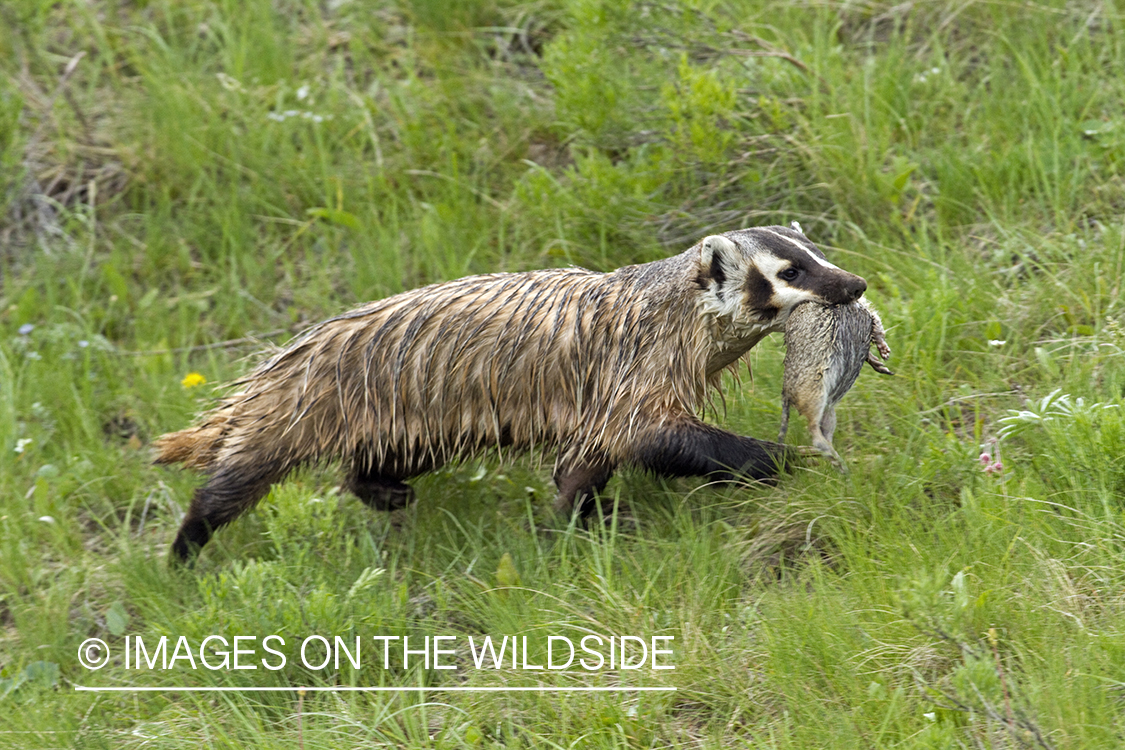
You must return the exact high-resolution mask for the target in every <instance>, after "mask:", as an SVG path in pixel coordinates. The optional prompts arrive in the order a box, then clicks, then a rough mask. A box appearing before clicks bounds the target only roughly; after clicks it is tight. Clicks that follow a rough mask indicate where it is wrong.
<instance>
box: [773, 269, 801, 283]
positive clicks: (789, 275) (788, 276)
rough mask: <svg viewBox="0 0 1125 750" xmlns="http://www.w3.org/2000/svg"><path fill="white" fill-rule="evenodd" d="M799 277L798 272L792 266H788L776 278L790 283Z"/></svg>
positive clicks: (799, 273)
mask: <svg viewBox="0 0 1125 750" xmlns="http://www.w3.org/2000/svg"><path fill="white" fill-rule="evenodd" d="M800 275H801V272H800V270H798V269H796V268H794V267H793V266H789V268H786V269H785V270H784V271H782V272H781V273H779V274H778V276H780V277H781V278H783V279H785V280H786V281H792V280H793V279H795V278H797V277H798V276H800Z"/></svg>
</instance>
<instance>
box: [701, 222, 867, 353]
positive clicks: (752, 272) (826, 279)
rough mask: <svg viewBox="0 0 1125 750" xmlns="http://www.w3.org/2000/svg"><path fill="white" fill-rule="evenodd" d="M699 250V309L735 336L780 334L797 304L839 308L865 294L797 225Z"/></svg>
mask: <svg viewBox="0 0 1125 750" xmlns="http://www.w3.org/2000/svg"><path fill="white" fill-rule="evenodd" d="M699 248H700V250H699V276H698V277H697V278H698V283H699V286H700V288H701V289H702V291H703V299H702V306H703V309H704V311H705V312H708V313H711V314H713V315H715V316H716V318H718V319H720V320H722V321H724V322H726V323H727V324H728V325H730V326H733V328H734V329H735V330H736V331H737V332H738V333H737V335H738V336H739V337H743V336H748V335H753V334H754V333H760V334H761V335H765V334H766V333H769V332H770V331H778V330H781V329H782V328H784V326H785V321H786V320H788V318H789V313H790V312H791V311H792V310H793V308H794V307H796V306H797V305H799V304H801V303H802V302H820V303H822V304H828V305H838V304H844V303H847V302H853V301H855V300H857V299H859V298H860V297H862V296H863V292H864V290H866V289H867V282H866V281H864V280H863V278H862V277H860V276H856V275H855V274H853V273H848V272H847V271H844V270H843V269H840V268H837V267H836V266H834V265H832V264H831V263H829V262H828V261H827V260H826V259H825V257H824V253H822V252H820V250H819V249H817V247H816V245H814V244H813V243H812V242H810V241H809V239H808V238H807V237H805V235H804V234H802V233H801V231H800V227H799V226H796V227H795V228H789V227H777V226H774V227H757V228H754V229H740V230H738V231H735V232H727V233H725V234H718V235H711V236H710V237H706V238H704V240H703V242H702V243H700V245H699Z"/></svg>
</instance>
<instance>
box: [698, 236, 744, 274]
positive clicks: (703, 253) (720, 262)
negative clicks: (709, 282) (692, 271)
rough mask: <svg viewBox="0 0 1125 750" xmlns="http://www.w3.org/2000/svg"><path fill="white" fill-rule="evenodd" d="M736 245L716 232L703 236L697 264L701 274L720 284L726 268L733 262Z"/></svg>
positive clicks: (736, 251)
mask: <svg viewBox="0 0 1125 750" xmlns="http://www.w3.org/2000/svg"><path fill="white" fill-rule="evenodd" d="M737 253H738V246H737V245H735V244H734V243H733V242H731V241H730V240H728V239H727V238H726V237H722V236H720V235H717V234H712V235H710V236H709V237H704V238H703V243H702V246H701V247H700V249H699V265H700V270H701V271H702V275H703V276H709V277H710V278H713V279H715V280H716V281H718V282H719V283H720V284H722V283H723V280H724V279H726V275H727V272H726V269H727V268H729V267H731V266H732V265H733V263H734V256H735V254H737Z"/></svg>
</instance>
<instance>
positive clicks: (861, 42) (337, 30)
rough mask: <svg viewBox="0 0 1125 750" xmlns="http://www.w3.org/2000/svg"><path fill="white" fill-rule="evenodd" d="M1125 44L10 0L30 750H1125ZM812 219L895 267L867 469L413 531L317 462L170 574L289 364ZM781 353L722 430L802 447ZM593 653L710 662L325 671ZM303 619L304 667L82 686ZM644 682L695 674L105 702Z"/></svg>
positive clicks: (524, 11) (879, 282)
mask: <svg viewBox="0 0 1125 750" xmlns="http://www.w3.org/2000/svg"><path fill="white" fill-rule="evenodd" d="M79 53H84V55H83V56H82V57H81V58H79V59H76V57H75V56H76V55H78V54H79ZM71 62H72V63H73V66H72V67H71V68H70V69H69V72H67V70H68V63H71ZM1123 66H1125V9H1122V8H1121V7H1120V6H1119V5H1118V4H1115V3H1063V2H1046V3H1030V4H1026V3H1018V4H1016V3H1007V2H980V3H954V2H941V1H937V2H923V3H914V4H903V5H899V4H894V3H889V2H864V3H854V2H835V1H831V2H818V3H760V2H752V1H751V0H729V1H728V2H711V1H699V2H684V3H682V4H680V5H676V4H674V3H632V4H629V3H612V2H597V1H595V0H552V1H550V2H548V1H547V0H540V1H538V2H527V3H519V2H509V1H508V0H491V1H490V0H480V1H479V2H467V1H466V2H458V3H446V2H437V1H435V0H413V2H411V1H410V0H397V1H396V0H383V1H381V2H356V1H354V0H353V2H346V1H345V2H332V3H311V2H299V1H298V0H273V1H272V2H266V1H265V0H248V1H247V2H235V1H234V0H216V1H214V2H208V1H206V0H180V1H177V2H172V1H171V0H149V1H147V2H116V3H107V2H101V1H100V0H98V1H95V2H90V3H85V2H76V3H56V2H47V1H46V0H17V1H16V2H14V3H6V4H4V5H3V6H2V7H0V273H2V287H0V627H2V631H0V633H2V635H0V716H3V717H4V718H3V721H0V744H3V745H5V746H11V747H21V748H22V747H43V748H47V747H70V746H74V747H169V748H173V747H175V748H179V747H184V746H186V745H188V744H189V743H190V744H193V745H198V746H201V747H232V748H233V747H246V746H254V747H258V746H261V747H295V746H299V744H300V743H303V746H304V747H306V748H310V749H311V748H318V747H341V746H347V747H351V746H361V747H369V746H406V747H434V748H455V747H456V748H460V747H556V748H569V747H591V748H596V747H607V748H609V747H614V748H617V747H699V746H702V747H715V748H718V747H728V746H748V747H763V748H852V747H879V748H882V747H896V748H954V747H966V748H979V747H984V748H1010V747H1055V748H1098V747H1105V748H1116V747H1120V746H1121V744H1122V737H1123V735H1125V709H1123V707H1122V705H1123V704H1122V688H1123V684H1125V682H1123V680H1125V677H1123V676H1125V640H1123V638H1122V635H1121V634H1122V633H1123V632H1125V594H1123V592H1125V458H1123V456H1125V413H1123V411H1125V409H1123V405H1125V311H1123V309H1122V287H1121V285H1122V281H1121V280H1122V279H1123V278H1125V220H1123V218H1122V217H1123V215H1125V179H1123V178H1125V175H1123V171H1125V118H1123V116H1122V112H1121V106H1120V103H1121V101H1123V100H1125V78H1122V76H1121V75H1120V71H1121V70H1122V69H1123ZM793 220H797V221H800V222H801V224H802V226H803V227H804V229H805V232H806V233H807V234H808V235H809V236H810V237H812V238H813V239H814V240H815V241H816V242H818V243H819V244H820V245H821V246H822V247H823V248H825V250H826V252H828V254H829V256H830V258H831V259H832V260H833V261H834V262H836V263H838V264H839V265H841V266H843V267H845V268H847V269H849V270H851V271H854V272H856V273H860V274H862V275H864V276H865V277H866V278H867V279H868V282H869V285H870V288H869V297H870V299H871V300H872V301H873V303H874V304H875V305H876V306H877V307H878V308H879V309H880V311H881V312H882V315H883V320H884V322H885V323H886V325H887V328H888V339H889V342H890V344H891V346H892V348H893V350H894V355H893V359H892V362H891V365H892V367H893V369H895V371H896V372H897V376H896V377H894V378H881V377H877V376H876V375H873V374H870V373H868V374H864V375H863V376H862V377H861V378H860V380H859V382H858V383H857V385H856V387H855V388H854V389H853V391H852V392H851V393H850V394H849V395H848V396H847V397H846V399H845V400H844V401H843V402H842V404H841V407H840V426H839V428H838V430H837V437H836V447H837V449H838V450H839V451H840V453H841V454H842V455H843V456H844V457H845V459H846V460H847V461H848V462H849V464H850V466H851V473H850V474H849V475H847V476H841V475H838V474H836V473H835V472H834V471H833V470H832V469H831V467H829V466H828V465H827V464H824V465H820V464H812V465H810V466H809V467H808V468H805V469H800V470H797V471H796V472H795V473H794V474H793V475H791V476H788V477H786V478H784V479H783V480H782V481H781V482H780V484H778V485H777V486H776V487H727V488H713V487H702V488H700V487H699V482H694V481H686V480H685V481H676V482H662V481H658V480H654V479H652V478H649V477H646V476H643V475H641V474H640V473H638V472H630V471H623V472H621V474H620V475H619V476H618V477H617V478H615V479H614V480H613V481H612V482H611V483H610V485H609V487H608V489H607V493H606V496H605V497H604V498H603V502H605V503H606V504H607V506H609V505H612V508H613V509H614V510H615V512H614V513H612V514H611V520H610V521H609V522H607V524H606V525H605V526H604V527H603V526H601V525H599V524H594V525H592V526H591V527H590V528H587V529H584V528H581V527H575V526H574V525H568V524H567V523H566V521H565V520H560V519H559V518H557V517H555V516H553V515H552V514H551V513H550V511H549V506H550V501H551V497H552V492H551V490H552V486H551V484H550V478H549V476H548V474H549V472H548V471H547V470H546V468H545V467H536V466H533V465H531V464H530V463H529V462H527V461H521V460H518V459H517V460H514V461H512V462H510V463H506V464H504V465H500V464H498V463H497V462H496V461H487V462H485V463H483V464H479V465H478V464H476V463H468V464H465V465H461V466H455V467H451V468H449V469H447V470H443V471H440V472H437V473H435V474H433V475H430V476H427V477H424V478H422V479H420V480H418V481H417V482H416V488H417V492H418V496H419V502H418V503H417V504H416V505H414V506H412V507H411V508H409V509H407V510H404V511H399V512H396V513H395V514H392V515H384V514H378V513H374V512H371V511H369V510H368V509H367V508H365V507H363V506H362V505H361V504H360V503H358V502H356V500H355V499H354V498H352V497H350V496H348V495H347V494H344V493H340V492H339V491H337V490H336V489H335V484H336V481H337V479H336V476H335V474H333V473H332V471H331V470H317V471H308V472H305V473H302V474H300V475H299V476H296V477H294V478H292V480H291V481H289V482H288V483H286V484H283V485H280V486H278V487H277V488H275V490H274V492H273V493H272V495H271V497H270V498H269V499H268V500H267V501H266V502H264V503H263V504H262V505H261V506H260V507H259V508H258V509H257V510H256V511H255V512H253V513H252V514H250V515H248V516H247V517H245V518H244V519H242V520H240V521H239V522H238V523H236V524H235V525H233V526H231V527H230V528H228V529H225V530H224V531H222V532H221V533H220V534H219V535H218V537H217V539H216V541H215V542H213V543H212V545H210V546H209V547H208V548H207V550H206V552H205V553H204V554H203V556H202V558H201V560H200V562H199V564H198V565H197V567H196V568H195V569H193V570H190V571H181V570H176V569H172V568H169V567H168V566H167V564H166V557H167V547H168V544H169V543H170V541H171V539H172V536H173V535H174V533H175V530H176V528H177V526H178V523H179V519H180V516H181V513H182V509H183V508H184V507H185V506H186V503H187V500H188V498H189V497H190V493H191V490H192V488H193V487H194V486H196V484H197V482H198V478H197V477H194V476H191V475H190V474H188V473H185V472H177V471H171V470H166V469H160V468H156V467H153V466H152V465H151V464H150V452H149V443H150V441H151V440H152V439H153V438H154V437H155V436H157V435H159V434H161V433H163V432H165V431H169V430H174V429H180V428H182V427H183V426H185V425H186V424H187V423H188V422H189V421H190V420H191V418H192V416H193V415H194V414H195V413H196V412H197V411H198V410H199V409H201V408H203V407H205V406H206V404H207V403H208V402H209V399H210V398H211V397H212V396H213V395H214V393H215V392H214V391H213V390H212V388H213V386H214V385H215V384H219V383H222V382H224V381H227V380H230V379H232V378H234V377H235V376H237V375H238V374H239V373H241V372H243V371H245V369H246V367H247V362H246V359H245V357H246V356H247V355H251V354H252V353H253V352H254V351H255V348H256V345H255V344H254V343H253V339H262V340H266V341H274V342H279V343H280V342H283V341H285V340H286V339H287V338H288V337H289V336H290V335H292V334H293V333H295V332H296V331H298V330H300V329H301V328H302V327H303V326H304V325H306V324H309V323H311V322H314V321H316V320H318V319H320V318H322V317H325V316H328V315H331V314H334V313H336V312H339V311H341V310H343V309H346V308H347V307H349V306H351V305H353V304H357V303H359V302H361V301H365V300H368V299H373V298H377V297H381V296H386V295H389V294H393V293H395V292H398V291H401V290H403V289H408V288H412V287H415V286H418V285H421V284H425V283H428V282H432V281H435V280H441V279H449V278H455V277H458V276H462V275H466V274H471V273H482V272H490V271H496V270H522V269H531V268H540V267H549V266H561V265H566V264H577V265H582V266H585V267H589V268H595V269H611V268H615V267H617V266H620V265H624V264H627V263H634V262H644V261H648V260H653V259H655V258H659V257H662V256H666V255H669V254H672V253H675V252H679V251H681V250H683V249H684V248H686V247H688V246H689V245H691V244H693V243H694V242H696V241H697V240H698V239H699V238H700V237H702V236H703V235H705V234H707V233H709V232H717V231H724V230H728V229H734V228H738V227H742V226H750V225H757V224H768V223H788V222H790V221H793ZM248 339H249V340H248ZM781 358H782V347H781V342H780V340H770V341H766V342H764V343H763V344H761V345H760V346H759V347H758V348H757V349H755V351H754V352H753V356H752V365H753V375H752V377H745V376H744V377H743V378H742V382H741V383H736V382H733V381H731V382H728V383H727V384H726V388H725V402H726V411H725V414H719V415H716V416H714V417H713V418H714V419H715V420H716V421H718V422H721V423H723V424H724V425H727V426H729V427H731V428H732V429H736V430H739V431H741V432H744V433H745V434H750V435H754V436H756V437H761V438H770V437H772V436H773V435H774V434H775V431H776V429H777V426H778V423H779V418H780V382H781ZM189 372H199V373H201V374H202V375H203V376H204V377H205V378H206V379H207V381H208V383H207V385H204V386H199V387H195V388H187V387H185V386H183V385H181V381H182V379H183V378H184V376H185V375H186V374H187V373H189ZM1056 391H1057V393H1056ZM1049 394H1053V395H1051V396H1050V397H1048V395H1049ZM1080 399H1081V401H1080ZM1016 412H1021V413H1020V414H1018V415H1016ZM1013 415H1015V416H1013ZM1001 430H1004V432H1003V433H1002V432H1001ZM790 439H791V440H792V441H796V442H801V441H806V440H807V433H806V432H805V431H804V429H803V426H798V427H796V428H795V429H794V430H793V433H792V436H791V438H790ZM982 452H988V453H989V454H990V455H991V456H992V458H993V460H997V459H999V460H1000V461H1002V463H1003V471H1002V472H999V473H997V472H985V471H984V470H983V467H982V464H981V462H980V461H979V460H978V458H979V456H980V454H981V453H982ZM505 555H507V556H508V558H507V560H505ZM513 568H514V571H513ZM517 581H518V583H517ZM588 632H595V633H600V634H603V635H611V634H612V635H622V634H637V635H644V636H653V635H670V636H674V637H675V641H674V644H675V655H674V658H673V660H672V661H673V663H674V664H675V666H676V669H675V670H674V671H653V670H649V669H645V670H639V671H637V672H634V673H624V672H621V671H619V670H613V671H609V670H602V671H598V672H585V671H574V670H571V671H567V672H551V673H539V672H524V671H523V670H513V669H510V668H509V669H502V670H476V669H472V668H466V667H471V665H469V664H468V663H467V662H464V663H462V669H460V670H457V671H449V672H446V671H438V670H433V669H429V670H426V669H422V668H415V667H411V668H410V669H403V668H401V666H398V665H392V667H393V668H392V669H390V670H384V669H383V668H382V664H381V659H377V658H370V657H371V656H372V655H373V654H374V653H375V652H374V651H368V650H366V649H367V648H368V646H367V644H365V652H364V653H365V658H364V661H363V666H362V668H361V669H359V670H354V669H352V668H351V667H350V665H346V664H345V665H342V667H341V669H339V670H336V669H335V668H329V669H325V670H311V669H306V668H304V667H303V666H301V665H300V664H299V661H298V659H297V658H296V654H295V653H294V652H293V650H292V649H293V644H295V643H299V642H300V639H302V638H303V637H304V636H305V635H309V634H322V635H328V636H334V635H340V636H343V637H345V638H346V639H351V638H354V636H356V635H360V636H363V637H364V638H367V637H368V636H371V635H397V636H409V637H410V638H411V639H412V642H416V640H415V639H419V638H422V637H424V636H427V635H430V636H433V635H456V636H458V637H459V638H460V639H461V640H460V641H459V643H464V642H465V641H464V639H465V638H467V637H468V636H474V637H476V638H478V640H479V638H480V637H481V636H483V635H486V634H488V635H493V636H502V635H520V636H525V635H526V636H528V637H529V641H531V642H532V643H539V644H542V643H543V642H544V641H545V639H546V637H547V636H548V635H571V636H579V637H580V636H581V635H582V634H585V633H588ZM271 633H277V634H281V635H282V636H283V637H285V639H286V642H287V644H289V650H290V654H289V661H288V663H287V665H286V666H285V668H283V669H281V670H278V671H270V670H265V669H262V668H259V669H258V670H256V671H253V672H250V671H245V672H242V671H233V670H219V671H210V670H206V669H197V670H195V671H192V670H190V669H177V670H170V671H161V670H155V671H149V670H136V669H131V670H126V669H125V668H124V666H123V664H122V663H121V662H120V660H119V658H118V659H117V660H115V661H114V662H113V663H111V664H110V665H109V666H107V667H106V668H104V669H102V670H100V671H96V672H91V671H88V670H86V669H84V668H82V667H81V666H80V665H79V663H78V662H77V659H76V653H77V649H78V644H79V643H81V642H82V641H83V640H85V639H86V638H90V637H98V638H102V639H104V640H106V641H107V642H108V643H109V644H110V645H111V646H112V647H113V648H114V650H115V653H116V654H117V656H118V657H120V654H121V651H122V649H123V648H124V641H123V638H124V636H125V635H130V636H135V635H140V636H142V637H144V638H145V639H146V641H147V640H148V639H152V640H153V641H155V639H157V638H159V637H160V636H161V635H168V636H172V637H173V640H174V638H175V637H178V636H180V635H183V636H186V637H187V638H188V639H189V641H192V642H193V643H198V641H199V640H201V639H202V638H204V637H206V636H207V635H210V634H219V635H224V636H226V637H228V638H231V637H233V636H235V635H255V636H258V637H259V638H260V637H261V636H264V635H267V634H271ZM349 642H350V640H349ZM537 648H539V647H537ZM260 653H261V652H260ZM543 656H544V654H543V652H542V649H541V648H539V650H538V651H536V652H535V654H534V658H532V659H531V661H536V659H539V658H541V657H543ZM459 658H462V659H465V658H467V656H466V655H462V657H459ZM618 683H622V684H630V685H649V686H674V687H676V688H677V689H678V690H677V692H675V693H646V694H638V693H633V694H624V695H616V694H598V693H591V694H530V693H507V694H505V693H441V692H428V693H424V694H419V693H409V694H399V695H386V694H359V693H309V694H308V695H306V696H304V697H303V698H300V697H298V696H297V695H295V694H291V693H221V694H220V693H210V694H209V693H185V692H176V691H170V692H164V693H101V694H91V693H84V692H77V691H75V690H74V689H73V685H74V684H79V685H95V686H130V685H132V686H142V685H149V686H161V685H163V686H175V685H181V686H182V685H191V686H302V685H303V686H326V685H337V684H338V685H385V686H433V687H440V686H452V685H467V686H481V687H487V686H502V685H541V684H542V685H558V686H564V685H569V686H575V685H591V686H606V685H614V684H618Z"/></svg>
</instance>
